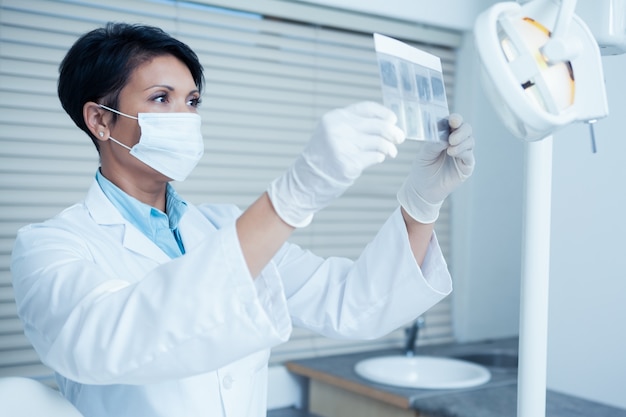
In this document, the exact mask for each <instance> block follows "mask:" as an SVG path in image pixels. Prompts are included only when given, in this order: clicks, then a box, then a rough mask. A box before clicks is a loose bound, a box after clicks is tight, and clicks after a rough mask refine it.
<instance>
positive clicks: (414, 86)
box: [374, 33, 450, 141]
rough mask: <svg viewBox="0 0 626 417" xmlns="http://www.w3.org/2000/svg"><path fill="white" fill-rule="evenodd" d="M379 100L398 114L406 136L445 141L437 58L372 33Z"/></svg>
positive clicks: (443, 99) (443, 97)
mask: <svg viewBox="0 0 626 417" xmlns="http://www.w3.org/2000/svg"><path fill="white" fill-rule="evenodd" d="M374 47H375V49H376V57H377V59H378V70H379V73H380V82H381V87H382V93H383V103H384V105H385V106H386V107H388V108H389V109H391V110H392V111H393V112H394V113H395V114H396V115H397V116H398V126H399V127H400V128H401V129H402V130H404V132H405V133H406V137H407V139H413V140H425V141H447V140H448V134H449V127H448V116H449V115H450V112H449V110H448V100H447V98H446V90H445V86H444V83H443V72H442V69H441V59H439V57H437V56H435V55H432V54H429V53H428V52H425V51H422V50H421V49H418V48H415V47H413V46H410V45H408V44H406V43H403V42H400V41H398V40H396V39H393V38H390V37H387V36H384V35H381V34H378V33H375V34H374Z"/></svg>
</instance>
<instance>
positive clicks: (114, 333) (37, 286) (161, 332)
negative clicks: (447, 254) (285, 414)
mask: <svg viewBox="0 0 626 417" xmlns="http://www.w3.org/2000/svg"><path fill="white" fill-rule="evenodd" d="M239 214H240V211H239V210H238V209H237V208H235V207H234V206H216V205H210V206H208V205H207V206H198V207H195V206H191V205H190V207H189V209H188V211H187V212H186V214H185V215H184V216H183V218H182V219H181V221H180V224H179V229H180V234H181V236H182V240H183V243H184V246H185V249H186V254H185V255H183V256H181V257H179V258H176V259H170V258H169V257H168V256H167V255H166V254H165V253H163V252H162V251H161V250H160V249H159V248H158V247H157V246H156V245H155V244H154V243H153V242H151V241H150V240H149V239H148V238H147V237H146V236H144V235H143V234H142V233H141V232H140V231H139V230H137V229H136V228H135V227H134V226H132V225H131V224H130V223H129V222H127V221H126V220H124V218H123V217H122V216H121V215H120V213H119V212H118V211H117V210H116V209H115V208H114V206H113V205H112V204H111V202H110V201H109V200H108V199H107V198H106V196H105V195H104V194H103V193H102V191H101V190H100V187H99V186H98V185H97V183H95V182H94V184H93V185H92V187H91V188H90V190H89V192H88V194H87V196H86V199H85V201H84V202H82V203H80V204H76V205H74V206H72V207H70V208H68V209H66V210H65V211H63V212H62V213H60V214H59V215H58V216H56V217H55V218H53V219H51V220H48V221H46V222H44V223H41V224H34V225H30V226H26V227H25V228H23V229H21V230H20V231H19V233H18V237H17V240H16V243H15V247H14V251H13V259H12V266H11V270H12V275H13V285H14V289H15V297H16V301H17V305H18V312H19V316H20V318H21V319H22V321H23V323H24V327H25V333H26V335H27V336H28V338H29V340H30V341H31V342H32V344H33V346H34V347H35V349H36V351H37V352H38V354H39V355H40V357H41V359H42V361H43V362H44V363H45V364H47V365H48V366H50V367H51V368H52V369H54V370H55V371H56V372H57V380H58V382H59V386H60V389H61V391H62V392H63V394H64V395H65V396H66V397H67V398H68V399H70V400H71V401H72V403H74V404H75V405H76V407H77V408H78V409H79V410H80V411H81V412H82V413H83V414H84V415H85V416H88V417H96V416H97V417H100V416H103V417H104V416H115V417H124V416H132V417H137V416H141V417H147V416H164V417H165V416H168V417H174V416H176V417H178V416H186V417H190V416H212V417H215V416H227V417H255V416H264V415H265V408H266V407H265V405H266V394H267V392H266V391H267V381H266V379H267V364H268V357H269V353H270V349H271V348H272V347H273V346H275V345H277V344H280V343H283V342H285V341H286V340H288V338H289V335H290V333H291V329H292V323H293V324H294V325H297V326H303V327H306V328H309V329H312V330H314V331H317V332H319V333H321V334H324V335H327V336H329V337H339V338H363V339H368V338H376V337H380V336H383V335H384V334H386V333H388V332H390V331H392V330H394V329H396V328H398V327H399V326H402V325H403V324H405V323H406V322H408V321H409V320H411V319H413V318H415V317H416V316H418V315H419V314H421V313H422V312H424V311H425V310H427V309H428V308H430V307H431V306H433V305H434V304H435V303H437V302H438V301H440V300H441V299H442V298H443V297H445V296H446V295H447V294H448V293H449V292H450V291H451V281H450V276H449V273H448V271H447V267H446V264H445V261H444V259H443V257H442V255H441V252H440V249H439V246H438V244H437V242H436V239H435V238H433V240H432V241H431V245H430V248H429V252H428V255H427V259H426V261H425V262H424V263H423V266H422V269H421V270H420V268H419V267H418V265H417V263H416V262H415V259H414V258H413V256H412V254H411V251H410V248H409V244H408V239H407V234H406V228H405V226H404V223H403V220H402V217H401V214H400V213H399V211H397V212H395V213H394V214H393V215H392V216H391V217H390V218H389V220H388V221H387V222H386V224H385V225H384V226H383V227H382V229H381V231H380V232H379V234H378V235H377V237H376V238H375V239H374V241H373V242H372V243H371V244H370V245H368V246H367V248H366V249H365V250H364V252H363V254H362V256H361V257H360V258H359V259H358V260H357V261H355V262H353V261H351V260H347V259H341V258H329V259H326V260H324V259H322V258H319V257H317V256H315V255H313V254H311V253H310V252H308V251H304V250H302V249H301V248H299V247H298V246H296V245H292V244H285V245H284V246H283V247H282V248H281V249H280V251H279V252H278V254H277V255H276V256H275V257H274V258H273V260H272V262H270V264H269V265H268V266H267V267H266V268H265V269H264V270H263V272H262V273H261V275H260V276H259V277H258V278H257V279H256V280H253V279H252V277H251V276H250V273H249V271H248V269H247V267H246V263H245V261H244V258H243V255H242V252H241V248H240V246H239V242H238V240H237V234H236V230H235V220H236V218H237V217H238V216H239Z"/></svg>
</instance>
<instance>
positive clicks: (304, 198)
mask: <svg viewBox="0 0 626 417" xmlns="http://www.w3.org/2000/svg"><path fill="white" fill-rule="evenodd" d="M404 139H405V135H404V132H403V131H402V130H401V129H400V128H398V127H397V126H396V115H395V114H394V113H393V112H392V111H391V110H389V109H387V108H386V107H384V106H383V105H381V104H378V103H374V102H361V103H357V104H353V105H351V106H348V107H345V108H341V109H335V110H332V111H330V112H328V113H326V114H325V115H324V116H323V117H322V119H321V121H320V123H319V124H318V126H317V129H316V130H315V132H314V133H313V135H312V136H311V139H310V141H309V143H308V145H307V146H306V147H305V149H304V151H303V152H302V154H301V155H300V156H299V157H298V158H297V159H296V160H295V162H294V163H293V164H292V165H291V167H289V169H288V170H287V171H286V172H285V173H284V174H283V175H281V176H280V177H278V178H276V179H275V180H274V181H273V182H272V183H271V184H270V186H269V188H268V194H269V197H270V200H271V202H272V205H273V206H274V209H275V210H276V212H277V214H278V215H279V216H280V217H281V219H283V221H285V222H286V223H287V224H289V225H291V226H293V227H304V226H307V225H308V224H309V223H310V222H311V220H312V218H313V215H314V214H315V213H316V212H317V211H319V210H321V209H322V208H324V207H326V206H327V205H329V204H330V203H331V202H332V201H333V200H335V199H336V198H337V197H339V196H340V195H341V194H343V192H344V191H345V190H346V189H347V188H348V187H350V186H351V185H352V184H353V183H354V181H355V180H356V179H357V178H358V177H359V176H360V175H361V173H362V172H363V170H365V169H366V168H368V167H370V166H372V165H375V164H378V163H381V162H382V161H384V160H385V158H386V157H392V158H394V157H395V156H396V155H397V153H398V150H397V148H396V145H398V144H400V143H402V142H403V141H404Z"/></svg>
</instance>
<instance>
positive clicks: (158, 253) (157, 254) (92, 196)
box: [85, 180, 170, 263]
mask: <svg viewBox="0 0 626 417" xmlns="http://www.w3.org/2000/svg"><path fill="white" fill-rule="evenodd" d="M85 206H86V207H87V210H88V211H89V213H90V215H91V217H92V218H93V219H94V221H95V222H96V223H98V224H100V225H107V226H114V227H115V226H117V227H122V228H123V229H124V232H123V233H124V237H123V240H122V244H123V245H124V247H125V248H127V249H129V250H131V251H133V252H136V253H138V254H140V255H143V256H145V257H147V258H150V259H153V260H155V261H157V262H159V263H163V262H167V261H169V260H170V257H169V256H167V254H166V253H165V252H163V251H162V250H161V249H160V248H159V247H158V246H157V245H156V244H155V243H154V242H152V241H151V240H150V239H149V238H148V237H147V236H146V235H144V234H143V233H141V231H139V229H137V228H136V227H135V226H133V225H132V223H130V222H129V221H127V220H126V219H124V217H123V216H122V215H121V214H120V212H119V211H118V210H117V209H116V208H115V206H114V205H113V203H111V202H110V201H109V199H108V198H107V197H106V195H105V194H104V193H103V192H102V189H101V188H100V186H99V185H98V183H97V181H95V180H94V181H93V183H92V184H91V187H90V188H89V191H88V192H87V196H86V197H85Z"/></svg>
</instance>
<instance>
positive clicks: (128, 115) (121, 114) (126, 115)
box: [98, 104, 139, 151]
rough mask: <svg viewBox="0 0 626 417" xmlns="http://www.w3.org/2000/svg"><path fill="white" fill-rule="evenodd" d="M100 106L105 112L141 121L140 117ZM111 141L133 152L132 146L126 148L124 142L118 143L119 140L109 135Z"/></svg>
mask: <svg viewBox="0 0 626 417" xmlns="http://www.w3.org/2000/svg"><path fill="white" fill-rule="evenodd" d="M98 106H99V107H101V108H103V109H105V110H108V111H110V112H113V113H116V114H119V115H120V116H124V117H128V118H129V119H135V120H139V118H138V117H135V116H131V115H130V114H126V113H122V112H121V111H119V110H115V109H112V108H111V107H108V106H105V105H104V104H98ZM100 133H101V135H100V136H102V132H100ZM109 139H111V140H112V141H113V142H115V143H117V144H118V145H120V146H121V147H123V148H126V149H128V150H129V151H130V150H131V148H130V146H126V145H124V144H123V143H122V142H120V141H118V140H117V139H115V138H114V137H113V136H110V135H109Z"/></svg>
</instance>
